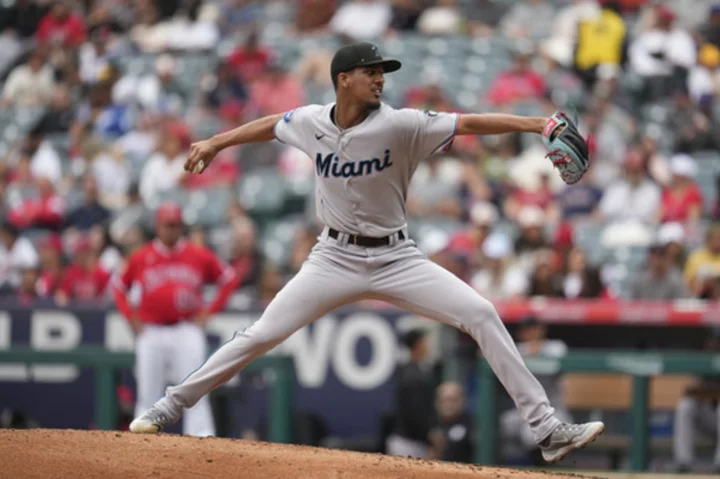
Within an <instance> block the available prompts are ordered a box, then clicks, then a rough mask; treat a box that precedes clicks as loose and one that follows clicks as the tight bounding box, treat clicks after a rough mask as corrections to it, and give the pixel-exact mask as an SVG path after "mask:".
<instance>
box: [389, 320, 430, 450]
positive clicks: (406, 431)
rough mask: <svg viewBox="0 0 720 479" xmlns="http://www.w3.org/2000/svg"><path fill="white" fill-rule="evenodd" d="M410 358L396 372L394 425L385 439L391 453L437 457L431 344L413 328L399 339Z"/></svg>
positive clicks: (421, 332)
mask: <svg viewBox="0 0 720 479" xmlns="http://www.w3.org/2000/svg"><path fill="white" fill-rule="evenodd" d="M402 342H403V344H404V345H405V347H407V348H408V350H409V351H410V361H409V362H408V363H407V364H405V365H402V366H400V367H399V368H398V369H397V371H396V378H397V379H396V381H397V386H396V400H395V426H394V428H393V430H392V434H390V436H388V438H387V444H386V450H387V453H388V454H390V455H392V456H403V457H416V458H427V459H437V458H439V457H440V453H441V448H442V439H441V437H442V436H441V435H440V433H439V431H437V430H435V428H436V427H437V418H436V416H435V414H434V407H433V403H434V393H433V391H434V389H435V388H434V380H433V375H432V371H431V370H430V369H429V367H428V365H427V364H426V363H427V359H428V355H429V350H430V344H429V342H428V338H427V333H426V332H425V331H423V330H421V329H413V330H410V331H408V332H407V333H405V335H404V336H403V338H402Z"/></svg>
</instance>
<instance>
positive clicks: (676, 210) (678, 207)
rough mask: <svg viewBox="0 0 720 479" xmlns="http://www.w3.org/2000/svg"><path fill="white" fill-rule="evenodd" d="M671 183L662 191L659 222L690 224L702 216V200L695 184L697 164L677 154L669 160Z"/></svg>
mask: <svg viewBox="0 0 720 479" xmlns="http://www.w3.org/2000/svg"><path fill="white" fill-rule="evenodd" d="M670 170H671V171H672V175H673V176H672V181H671V182H670V184H669V185H668V186H667V187H666V188H665V189H664V190H663V193H662V202H661V204H660V215H659V216H660V221H661V222H663V223H667V222H680V223H686V222H692V221H696V220H697V219H699V218H700V215H701V214H702V206H703V198H702V192H701V191H700V188H699V187H698V185H697V184H696V183H695V177H696V176H697V164H696V163H695V160H693V159H692V158H691V157H690V156H688V155H685V154H677V155H675V156H673V157H672V158H671V159H670Z"/></svg>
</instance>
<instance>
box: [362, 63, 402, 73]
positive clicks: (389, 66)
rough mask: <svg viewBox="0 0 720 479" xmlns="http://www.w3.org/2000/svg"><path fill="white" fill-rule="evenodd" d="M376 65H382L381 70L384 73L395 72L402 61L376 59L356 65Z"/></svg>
mask: <svg viewBox="0 0 720 479" xmlns="http://www.w3.org/2000/svg"><path fill="white" fill-rule="evenodd" d="M378 65H379V66H381V67H383V71H384V72H385V73H392V72H396V71H398V70H399V69H400V67H402V63H400V62H399V61H397V60H377V61H374V62H367V63H363V64H362V65H358V67H374V66H378Z"/></svg>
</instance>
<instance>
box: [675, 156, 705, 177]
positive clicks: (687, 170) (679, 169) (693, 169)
mask: <svg viewBox="0 0 720 479" xmlns="http://www.w3.org/2000/svg"><path fill="white" fill-rule="evenodd" d="M697 169H698V168H697V163H696V162H695V160H693V159H692V157H691V156H690V155H686V154H684V153H680V154H677V155H674V156H673V157H672V158H670V171H671V172H672V174H673V175H677V176H684V177H686V178H693V179H694V178H695V177H696V176H697Z"/></svg>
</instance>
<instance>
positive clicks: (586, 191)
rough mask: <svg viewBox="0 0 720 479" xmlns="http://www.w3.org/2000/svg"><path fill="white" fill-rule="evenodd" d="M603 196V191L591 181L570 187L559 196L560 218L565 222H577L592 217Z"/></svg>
mask: <svg viewBox="0 0 720 479" xmlns="http://www.w3.org/2000/svg"><path fill="white" fill-rule="evenodd" d="M602 195H603V191H602V190H601V189H600V188H598V187H597V186H595V185H594V184H592V183H591V182H589V181H581V182H579V183H575V184H574V185H570V186H568V187H567V188H565V189H563V190H562V191H561V192H560V193H559V194H558V195H557V200H556V202H557V206H558V208H559V209H560V217H561V218H562V219H563V220H577V219H581V218H584V217H589V216H592V215H593V214H594V213H595V212H596V210H597V206H598V204H599V203H600V199H601V198H602Z"/></svg>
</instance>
